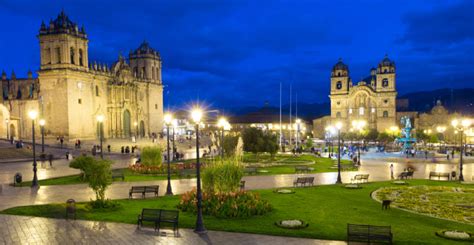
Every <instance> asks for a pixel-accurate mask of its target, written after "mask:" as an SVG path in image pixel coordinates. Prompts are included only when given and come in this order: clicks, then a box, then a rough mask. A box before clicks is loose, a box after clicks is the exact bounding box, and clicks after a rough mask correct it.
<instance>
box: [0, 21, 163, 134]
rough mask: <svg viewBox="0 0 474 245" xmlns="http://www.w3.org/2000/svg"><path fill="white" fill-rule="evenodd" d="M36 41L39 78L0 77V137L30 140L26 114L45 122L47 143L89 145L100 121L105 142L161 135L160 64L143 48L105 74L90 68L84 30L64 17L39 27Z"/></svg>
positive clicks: (92, 65) (96, 67)
mask: <svg viewBox="0 0 474 245" xmlns="http://www.w3.org/2000/svg"><path fill="white" fill-rule="evenodd" d="M37 37H38V39H39V44H40V45H39V46H40V50H39V51H40V67H39V70H38V72H37V74H38V77H37V78H34V77H33V73H32V72H29V73H28V76H27V78H17V77H16V74H15V73H13V72H12V74H11V76H10V77H7V74H6V73H5V72H3V73H2V76H1V80H0V84H1V86H0V94H1V95H2V96H1V97H0V120H1V121H2V122H3V123H2V124H1V125H0V134H1V137H7V136H10V137H11V136H13V137H14V138H17V139H20V138H23V139H28V138H30V137H31V134H32V126H31V125H32V122H31V119H29V117H28V112H29V111H31V110H36V111H37V112H38V118H39V119H43V120H45V126H44V131H45V135H46V137H58V136H63V137H64V138H65V139H66V140H75V139H81V140H85V139H95V138H97V137H98V134H99V124H98V122H97V120H96V118H97V116H99V115H100V116H103V117H104V125H103V126H104V127H103V131H104V137H106V138H128V137H131V136H139V137H146V136H150V135H152V134H157V133H158V132H160V131H161V130H162V121H163V83H162V78H161V68H162V60H161V57H160V54H159V53H158V52H157V51H156V50H155V49H153V48H152V47H151V46H150V44H148V43H147V42H143V43H142V44H141V45H140V46H139V47H138V48H137V49H135V50H132V51H130V53H129V55H128V57H127V58H126V57H122V56H121V55H119V56H118V60H117V61H116V62H115V63H114V64H112V65H111V66H109V65H105V64H99V63H97V62H92V61H90V60H89V52H88V43H89V39H88V36H87V34H86V31H85V28H84V27H79V26H78V25H77V24H76V23H74V22H73V21H71V20H70V19H69V17H68V16H67V15H66V14H65V13H64V12H61V13H60V14H59V15H58V16H57V18H56V19H54V20H51V21H50V22H49V24H45V23H44V22H43V23H42V24H41V26H40V29H39V33H38V35H37ZM36 125H38V124H36ZM36 132H40V130H39V127H38V129H37V131H36ZM37 134H38V133H37ZM38 135H39V134H38Z"/></svg>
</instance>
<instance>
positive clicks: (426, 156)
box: [425, 150, 428, 159]
mask: <svg viewBox="0 0 474 245" xmlns="http://www.w3.org/2000/svg"><path fill="white" fill-rule="evenodd" d="M425 159H428V150H425Z"/></svg>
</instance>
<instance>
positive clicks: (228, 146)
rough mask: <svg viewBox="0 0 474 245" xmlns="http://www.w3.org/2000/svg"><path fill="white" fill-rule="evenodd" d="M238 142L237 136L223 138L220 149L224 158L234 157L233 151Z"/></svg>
mask: <svg viewBox="0 0 474 245" xmlns="http://www.w3.org/2000/svg"><path fill="white" fill-rule="evenodd" d="M238 141H239V136H232V135H226V136H224V141H223V142H222V147H223V148H224V154H225V156H226V157H233V156H234V155H235V149H236V147H237V142H238Z"/></svg>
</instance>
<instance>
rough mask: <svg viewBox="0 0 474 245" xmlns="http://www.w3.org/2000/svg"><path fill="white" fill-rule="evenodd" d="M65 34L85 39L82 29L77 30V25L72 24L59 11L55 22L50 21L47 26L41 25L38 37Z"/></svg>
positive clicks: (62, 12) (64, 14)
mask: <svg viewBox="0 0 474 245" xmlns="http://www.w3.org/2000/svg"><path fill="white" fill-rule="evenodd" d="M58 33H67V34H71V35H74V36H77V37H81V38H87V35H86V32H85V30H84V27H81V28H79V27H78V25H77V24H76V23H74V22H72V21H71V20H70V19H69V17H68V16H67V15H66V13H64V11H61V13H59V14H58V17H56V19H55V20H50V21H49V25H48V26H47V25H45V24H44V22H42V23H41V27H40V35H46V34H58Z"/></svg>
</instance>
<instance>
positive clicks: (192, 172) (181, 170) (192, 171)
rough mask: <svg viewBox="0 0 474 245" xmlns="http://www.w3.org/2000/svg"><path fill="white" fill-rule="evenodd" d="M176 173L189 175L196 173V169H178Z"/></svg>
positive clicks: (182, 175) (184, 175)
mask: <svg viewBox="0 0 474 245" xmlns="http://www.w3.org/2000/svg"><path fill="white" fill-rule="evenodd" d="M178 174H179V177H191V176H194V175H196V169H180V170H179V172H178Z"/></svg>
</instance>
